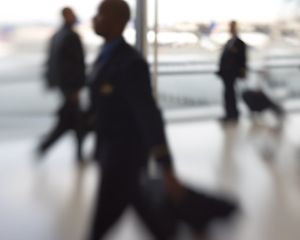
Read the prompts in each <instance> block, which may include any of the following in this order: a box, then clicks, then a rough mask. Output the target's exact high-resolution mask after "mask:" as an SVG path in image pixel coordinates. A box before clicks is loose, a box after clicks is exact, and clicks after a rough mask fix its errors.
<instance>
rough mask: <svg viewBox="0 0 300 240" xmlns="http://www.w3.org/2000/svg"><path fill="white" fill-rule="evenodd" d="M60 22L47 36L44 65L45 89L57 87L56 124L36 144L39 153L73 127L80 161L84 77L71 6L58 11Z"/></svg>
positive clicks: (79, 42) (80, 48) (82, 58)
mask: <svg viewBox="0 0 300 240" xmlns="http://www.w3.org/2000/svg"><path fill="white" fill-rule="evenodd" d="M62 16H63V20H64V25H63V26H62V27H61V28H60V29H59V30H58V32H57V33H55V34H54V36H53V37H52V39H51V42H50V49H49V59H48V61H47V64H46V67H47V71H46V82H47V85H48V88H58V89H59V91H60V92H61V95H62V97H63V103H62V106H61V107H60V109H59V110H58V112H57V118H58V119H57V124H56V125H55V127H54V129H52V131H51V132H50V134H49V135H48V136H47V137H46V138H45V139H44V141H43V142H42V143H41V145H40V146H39V149H38V150H39V153H40V154H43V153H44V152H45V151H46V150H47V149H48V148H49V147H50V146H51V145H52V144H53V143H54V142H55V141H56V140H57V139H58V138H59V137H61V136H62V135H63V134H64V133H65V132H66V131H67V130H70V129H72V130H74V132H75V135H76V141H77V160H78V161H82V154H81V144H82V139H83V129H82V124H81V122H80V118H81V115H80V112H79V96H78V95H79V90H80V88H81V87H82V86H83V83H84V78H85V66H84V53H83V48H82V44H81V41H80V38H79V36H78V34H77V33H75V32H74V31H73V30H72V27H73V25H74V24H75V22H76V16H75V14H74V12H73V11H72V9H70V8H64V9H63V10H62Z"/></svg>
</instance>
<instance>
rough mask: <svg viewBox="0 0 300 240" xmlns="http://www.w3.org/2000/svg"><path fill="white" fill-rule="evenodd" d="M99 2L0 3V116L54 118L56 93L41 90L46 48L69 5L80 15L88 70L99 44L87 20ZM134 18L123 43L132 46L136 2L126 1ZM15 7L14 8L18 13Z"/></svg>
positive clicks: (90, 0) (29, 0) (65, 0)
mask: <svg viewBox="0 0 300 240" xmlns="http://www.w3.org/2000/svg"><path fill="white" fill-rule="evenodd" d="M100 2H101V1H100V0H89V1H88V4H87V2H86V1H81V0H76V1H74V0H52V1H46V2H45V1H37V0H28V1H26V3H25V2H24V3H23V2H22V1H21V2H20V1H17V0H10V1H8V2H7V1H6V2H1V3H0V9H1V10H0V11H1V13H0V115H1V116H4V115H5V114H7V115H11V114H14V115H15V114H17V115H18V114H27V115H30V114H52V113H53V112H54V111H56V109H57V107H58V104H59V103H60V99H59V97H60V96H59V94H58V93H57V92H56V91H55V90H54V91H48V90H47V89H46V88H45V79H44V76H43V74H44V70H45V69H44V63H45V61H46V59H47V51H48V43H49V40H50V38H51V36H52V35H53V34H54V32H55V31H56V30H57V29H58V28H59V27H60V26H61V24H62V19H61V14H60V13H61V10H62V8H63V7H66V6H69V7H71V8H72V9H73V10H74V12H75V13H76V14H77V16H78V24H77V25H76V27H75V29H76V31H77V32H78V33H79V34H80V36H81V39H82V42H83V45H84V50H85V55H86V56H85V57H86V59H85V61H86V64H87V66H88V70H89V66H90V65H91V63H92V62H93V61H94V59H95V57H96V55H97V54H98V53H99V47H100V45H101V44H102V39H101V38H100V37H98V36H97V35H95V33H94V32H93V29H92V25H91V19H92V17H93V16H94V15H95V14H96V10H97V7H98V5H99V3H100ZM128 3H129V5H130V7H131V11H132V13H133V14H132V19H131V21H130V23H129V24H128V26H127V29H126V31H125V38H126V39H127V41H128V42H129V43H131V44H133V45H134V44H135V30H134V24H135V21H134V18H135V0H128ZM16 6H18V7H17V8H16Z"/></svg>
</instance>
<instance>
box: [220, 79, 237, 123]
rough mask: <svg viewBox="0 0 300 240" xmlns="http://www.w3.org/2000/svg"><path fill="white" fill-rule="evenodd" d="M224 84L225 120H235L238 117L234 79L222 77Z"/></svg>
mask: <svg viewBox="0 0 300 240" xmlns="http://www.w3.org/2000/svg"><path fill="white" fill-rule="evenodd" d="M222 79H223V83H224V108H225V114H226V115H225V117H226V118H237V117H238V115H239V112H238V109H237V102H236V96H235V90H234V84H235V79H236V78H235V77H233V76H230V75H229V76H222Z"/></svg>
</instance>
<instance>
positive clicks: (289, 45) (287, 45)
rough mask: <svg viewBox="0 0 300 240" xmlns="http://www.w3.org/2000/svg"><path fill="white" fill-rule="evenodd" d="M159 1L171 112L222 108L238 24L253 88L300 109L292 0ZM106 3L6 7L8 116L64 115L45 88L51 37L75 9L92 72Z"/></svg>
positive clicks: (163, 97)
mask: <svg viewBox="0 0 300 240" xmlns="http://www.w3.org/2000/svg"><path fill="white" fill-rule="evenodd" d="M157 2H158V35H157V38H158V79H157V85H158V89H157V92H158V102H159V104H160V106H161V108H162V109H163V110H170V109H172V110H178V109H187V108H193V109H194V108H197V109H200V108H201V109H210V108H218V109H222V91H223V86H222V83H221V81H220V79H219V78H218V77H217V76H216V75H215V71H216V70H217V68H218V62H219V57H220V54H221V51H222V48H223V45H224V44H225V43H226V41H227V40H228V38H229V34H228V21H230V20H232V19H235V20H237V21H238V23H239V35H240V38H241V39H242V40H244V41H245V42H246V44H247V55H248V68H249V73H248V80H249V81H248V82H249V85H252V86H253V85H254V84H253V82H256V83H255V84H258V85H264V87H265V86H266V87H267V91H268V93H269V94H270V95H271V96H272V97H274V98H275V99H276V100H278V101H280V102H282V103H284V104H285V105H291V106H295V107H296V108H298V106H300V104H298V100H299V99H300V98H299V96H300V95H299V94H300V84H299V81H298V76H299V68H298V66H299V64H300V47H299V45H300V36H299V33H300V18H299V15H298V13H297V12H299V11H298V10H299V5H296V3H294V2H293V1H285V0H265V1H260V2H258V0H255V1H254V0H251V1H250V0H249V1H240V0H227V1H223V0H210V1H199V0H184V1H183V0H163V1H157ZM128 3H129V4H130V7H131V10H132V16H131V21H130V23H129V24H128V26H127V28H126V30H125V33H124V36H125V38H126V39H127V41H128V42H129V43H131V44H132V45H134V44H135V41H136V40H135V39H136V31H135V26H136V0H128ZM98 4H99V0H90V1H89V4H86V2H84V1H81V0H76V1H71V0H67V1H58V0H57V1H48V2H41V1H36V0H28V1H26V3H20V1H17V0H11V1H9V2H5V3H4V2H3V3H2V4H0V9H1V14H0V86H1V87H0V114H44V113H47V114H48V113H52V112H53V111H55V110H56V108H57V104H58V103H59V102H60V101H59V98H58V94H57V93H56V92H55V91H52V92H51V91H47V90H46V88H45V87H44V79H43V72H44V67H43V64H44V62H45V60H46V57H47V55H46V53H47V47H48V42H49V39H50V37H51V36H52V34H53V33H54V32H55V31H56V29H57V28H58V27H59V26H60V24H61V17H60V10H61V9H62V7H64V6H71V7H73V9H74V10H75V12H76V13H77V15H78V17H79V23H78V25H77V27H76V28H77V31H78V32H79V33H80V35H81V37H82V41H83V44H84V48H85V52H86V63H87V66H90V65H91V63H92V62H93V60H94V59H95V57H96V55H97V54H98V51H99V46H100V45H101V43H102V40H101V38H99V37H98V36H96V35H95V34H94V32H93V30H92V27H91V18H92V17H93V16H94V14H95V13H96V9H97V6H98ZM1 5H3V6H1ZM4 5H5V6H4ZM16 5H18V8H15V6H16ZM33 6H34V7H33ZM154 6H155V0H147V26H148V27H147V31H146V32H147V34H146V35H147V36H146V38H147V42H148V45H147V53H148V55H147V58H148V61H149V64H150V66H151V69H152V70H153V68H154V36H155V35H154V16H155V7H154ZM257 6H259V7H257ZM257 82H258V83H257Z"/></svg>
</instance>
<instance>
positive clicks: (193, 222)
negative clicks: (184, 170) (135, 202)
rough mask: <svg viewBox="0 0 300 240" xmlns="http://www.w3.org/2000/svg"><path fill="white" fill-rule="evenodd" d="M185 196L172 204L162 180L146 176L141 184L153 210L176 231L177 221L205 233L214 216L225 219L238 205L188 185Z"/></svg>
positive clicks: (168, 226)
mask: <svg viewBox="0 0 300 240" xmlns="http://www.w3.org/2000/svg"><path fill="white" fill-rule="evenodd" d="M184 188H185V189H186V195H185V197H184V199H183V200H182V201H181V203H179V205H174V204H173V203H172V201H171V199H170V197H169V196H168V194H167V192H166V189H165V186H164V182H163V180H161V179H147V181H146V182H144V184H143V185H142V192H143V194H146V196H147V198H148V199H150V201H151V202H152V204H153V209H156V211H158V212H159V216H160V217H161V218H162V219H164V222H165V223H166V226H164V227H166V228H168V230H169V231H175V230H176V228H177V227H178V223H179V222H184V223H186V224H187V225H188V226H189V227H191V229H192V230H194V231H196V232H205V230H206V229H207V227H208V226H209V224H210V223H211V222H212V221H213V220H215V219H224V220H225V219H227V218H229V217H230V216H231V215H233V214H234V213H235V212H236V211H237V210H238V206H237V204H236V203H234V202H232V201H229V200H225V199H223V198H220V197H217V196H212V195H209V194H205V193H203V192H196V191H194V190H192V189H190V188H189V187H187V186H184Z"/></svg>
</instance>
